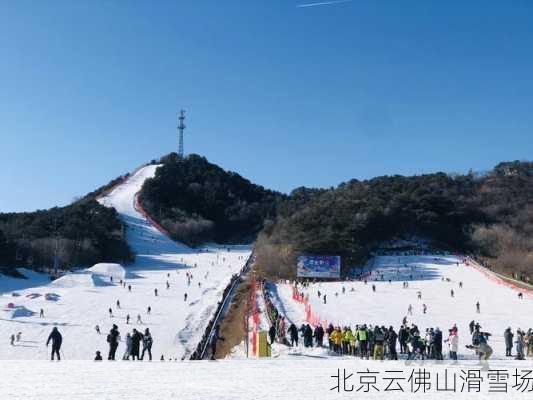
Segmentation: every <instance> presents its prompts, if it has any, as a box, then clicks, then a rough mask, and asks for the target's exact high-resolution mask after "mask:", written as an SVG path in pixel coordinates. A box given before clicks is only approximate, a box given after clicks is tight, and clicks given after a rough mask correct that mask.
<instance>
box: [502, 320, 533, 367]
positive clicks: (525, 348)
mask: <svg viewBox="0 0 533 400" xmlns="http://www.w3.org/2000/svg"><path fill="white" fill-rule="evenodd" d="M503 337H504V339H505V355H506V356H507V357H512V356H513V354H512V352H513V344H514V345H515V351H516V355H515V359H516V360H524V359H525V357H526V354H527V357H533V329H531V328H529V329H528V331H527V332H525V331H523V330H522V329H520V328H518V329H517V330H516V334H513V331H512V329H511V327H508V328H507V329H506V330H505V331H504V333H503ZM514 338H516V339H515V340H514V341H513V339H514Z"/></svg>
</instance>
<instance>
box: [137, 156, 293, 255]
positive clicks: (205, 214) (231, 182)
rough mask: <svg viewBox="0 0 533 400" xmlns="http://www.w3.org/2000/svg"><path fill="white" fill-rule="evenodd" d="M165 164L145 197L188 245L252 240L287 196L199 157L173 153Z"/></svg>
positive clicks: (149, 207) (151, 210)
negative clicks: (178, 155) (180, 158)
mask: <svg viewBox="0 0 533 400" xmlns="http://www.w3.org/2000/svg"><path fill="white" fill-rule="evenodd" d="M161 162H162V163H163V165H162V166H161V167H160V168H158V169H157V171H156V175H155V177H154V178H152V179H148V180H147V181H146V182H145V183H144V186H143V188H142V191H141V196H140V200H141V202H142V205H143V207H144V208H145V210H146V211H147V212H148V213H149V214H150V215H151V216H152V218H154V219H155V220H156V221H157V222H158V223H159V224H161V226H163V227H164V228H165V229H166V230H167V231H168V232H169V233H170V235H171V236H172V237H173V238H174V239H176V240H179V241H181V242H184V243H186V244H188V245H193V246H194V245H198V244H200V243H203V242H208V241H216V242H218V243H251V242H252V241H253V240H254V239H255V237H256V235H257V233H258V232H259V231H261V229H262V228H263V224H264V221H265V220H266V219H269V218H275V216H276V214H277V207H278V204H279V202H280V201H281V200H282V199H283V198H284V196H283V195H282V194H280V193H277V192H274V191H271V190H267V189H265V188H263V187H262V186H258V185H255V184H253V183H251V182H250V181H249V180H247V179H244V178H243V177H241V176H240V175H238V174H236V173H234V172H229V171H225V170H223V169H222V168H220V167H218V166H217V165H214V164H211V163H209V162H208V161H207V160H206V159H205V158H203V157H200V156H198V155H194V154H193V155H189V156H188V157H186V158H185V159H184V160H181V161H178V159H177V156H176V154H175V153H172V154H170V155H168V156H166V157H163V158H162V159H161Z"/></svg>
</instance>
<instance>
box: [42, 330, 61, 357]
mask: <svg viewBox="0 0 533 400" xmlns="http://www.w3.org/2000/svg"><path fill="white" fill-rule="evenodd" d="M50 342H52V361H54V355H56V356H57V361H60V360H61V356H60V355H59V350H61V343H62V342H63V336H61V333H59V331H58V330H57V327H54V329H52V332H51V333H50V336H48V340H47V341H46V347H48V345H49V344H50Z"/></svg>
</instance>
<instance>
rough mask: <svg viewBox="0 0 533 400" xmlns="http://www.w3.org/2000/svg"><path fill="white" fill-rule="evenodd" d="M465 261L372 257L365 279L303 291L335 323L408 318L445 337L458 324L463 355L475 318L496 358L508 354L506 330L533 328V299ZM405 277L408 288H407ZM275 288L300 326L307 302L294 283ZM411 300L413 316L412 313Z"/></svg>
mask: <svg viewBox="0 0 533 400" xmlns="http://www.w3.org/2000/svg"><path fill="white" fill-rule="evenodd" d="M462 261H463V258H462V257H455V256H447V257H444V256H433V255H427V256H380V257H377V258H375V259H374V261H373V263H372V267H371V268H370V271H371V275H370V276H369V277H368V282H367V283H366V284H365V283H364V282H359V281H354V282H329V283H327V282H321V283H315V284H310V285H309V288H301V287H300V289H299V290H300V291H301V292H303V293H304V295H307V296H309V303H310V305H311V310H312V312H313V314H315V315H317V316H318V317H319V319H320V320H321V321H323V322H324V321H327V323H332V324H334V325H335V326H337V325H338V326H341V327H343V326H347V325H349V326H351V327H352V329H353V328H354V327H355V325H356V324H363V323H365V324H367V325H369V324H370V325H373V326H375V325H379V326H382V325H384V326H386V327H387V328H388V327H389V326H391V325H392V326H393V327H394V328H395V329H396V330H397V329H398V328H399V327H400V325H401V323H402V319H403V318H404V317H407V321H408V324H409V325H410V324H411V323H414V324H416V325H417V326H418V327H419V329H420V331H421V335H424V332H425V329H426V328H430V327H433V328H436V327H439V328H440V329H441V330H442V332H443V335H444V338H446V337H447V334H448V329H450V328H451V327H452V326H453V324H457V327H458V328H459V353H460V357H473V353H471V352H470V351H469V350H467V349H465V347H464V346H465V345H466V344H470V343H471V336H470V331H469V326H468V325H469V323H470V321H472V320H475V321H476V322H479V324H480V325H481V328H482V331H485V332H489V333H491V334H492V336H491V338H490V340H489V344H490V345H491V346H492V347H493V349H494V355H493V358H505V343H504V338H503V332H504V330H505V329H506V328H507V327H511V328H512V330H513V332H514V333H516V329H517V328H521V329H522V330H526V331H527V330H528V329H529V328H532V327H533V319H532V318H531V315H532V311H533V298H532V297H531V296H529V295H527V294H524V297H523V299H519V298H518V291H516V290H514V289H511V288H509V287H507V286H504V285H501V284H498V283H496V282H495V281H493V280H490V279H488V278H487V277H486V276H485V275H484V274H482V273H480V272H479V271H478V270H476V269H475V268H473V267H471V266H467V265H465V264H463V262H462ZM389 280H390V282H389ZM405 281H407V282H408V285H409V286H408V288H403V282H405ZM460 282H462V288H460V287H459V283H460ZM372 285H375V288H376V290H375V292H374V291H373V290H372ZM343 288H344V289H345V292H344V293H343ZM452 290H453V297H452ZM271 291H272V293H273V301H274V303H275V305H276V306H277V307H278V309H279V310H280V312H281V313H282V314H285V315H287V317H288V319H289V320H290V321H293V322H294V323H296V324H297V325H298V326H300V324H302V323H304V322H305V316H306V315H305V310H304V305H303V304H301V303H297V302H296V301H294V300H293V298H292V286H291V285H290V284H278V285H275V286H274V287H273V288H272V287H271ZM319 291H320V294H321V297H320V298H319V297H318V292H319ZM419 292H420V295H421V299H418V293H419ZM324 295H326V304H324V299H323V296H324ZM477 302H479V304H480V312H479V313H478V312H477V311H476V303H477ZM424 304H425V305H426V306H427V311H426V313H424V312H423V305H424ZM409 305H411V306H412V313H413V314H412V315H408V308H409ZM443 350H444V351H446V347H444V348H443ZM513 354H514V349H513Z"/></svg>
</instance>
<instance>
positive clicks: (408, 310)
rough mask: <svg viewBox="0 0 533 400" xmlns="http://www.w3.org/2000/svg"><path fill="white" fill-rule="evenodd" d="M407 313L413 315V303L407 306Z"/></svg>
mask: <svg viewBox="0 0 533 400" xmlns="http://www.w3.org/2000/svg"><path fill="white" fill-rule="evenodd" d="M407 315H413V306H412V305H411V304H409V307H407Z"/></svg>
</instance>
